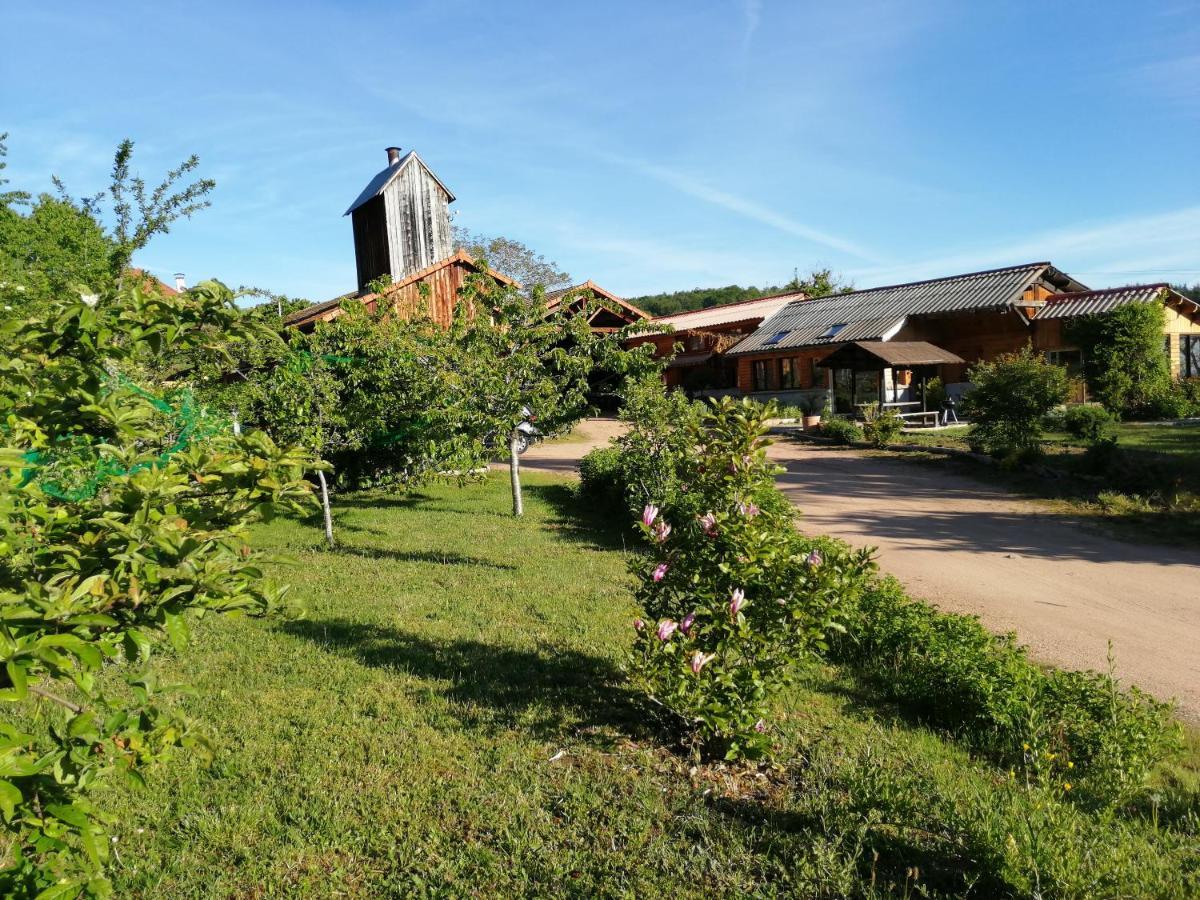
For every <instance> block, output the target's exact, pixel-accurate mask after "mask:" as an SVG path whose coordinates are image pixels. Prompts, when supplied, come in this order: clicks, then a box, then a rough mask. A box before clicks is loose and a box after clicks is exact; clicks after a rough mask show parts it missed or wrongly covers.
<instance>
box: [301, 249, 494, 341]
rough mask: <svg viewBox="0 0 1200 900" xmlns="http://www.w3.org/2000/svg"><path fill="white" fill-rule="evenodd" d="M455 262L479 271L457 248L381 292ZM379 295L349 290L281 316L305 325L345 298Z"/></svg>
mask: <svg viewBox="0 0 1200 900" xmlns="http://www.w3.org/2000/svg"><path fill="white" fill-rule="evenodd" d="M455 264H463V265H466V266H469V267H470V268H472V269H474V270H475V271H476V272H478V271H479V266H478V265H477V264H476V262H475V260H474V259H472V258H471V254H469V253H467V252H466V251H465V250H459V251H458V252H457V253H455V254H453V255H451V256H447V257H446V258H445V259H443V260H442V261H441V262H436V263H434V264H433V265H432V266H426V267H425V268H424V269H421V270H420V271H418V272H413V273H412V274H411V275H409V276H407V277H405V278H402V279H400V280H399V281H394V282H392V283H391V284H390V285H388V286H387V288H385V289H384V291H383V294H385V295H386V294H390V293H393V292H394V291H398V290H399V289H400V288H403V287H407V286H408V285H410V284H412V283H413V282H416V281H421V280H422V279H424V278H428V277H429V276H430V275H432V274H433V273H435V272H438V271H440V270H442V269H444V268H446V267H447V266H451V265H455ZM487 274H488V275H490V276H491V277H492V278H494V279H495V280H496V281H498V282H500V283H501V284H509V285H514V286H517V283H516V282H515V281H513V280H512V279H511V278H509V277H508V276H507V275H501V274H500V273H499V272H497V271H496V270H495V269H491V268H489V269H488V270H487ZM380 296H381V295H380V294H362V295H359V294H358V292H357V291H351V292H350V293H348V294H342V295H341V296H340V297H334V298H333V299H332V300H326V301H325V302H323V303H314V304H313V305H312V306H306V307H304V309H298V310H296V311H295V312H292V313H288V314H287V315H286V316H284V317H283V324H284V325H285V326H287V327H289V328H294V327H297V326H300V325H306V324H308V323H309V322H311V321H312V320H313V319H316V318H319V317H320V316H321V315H322V314H323V313H326V312H328V311H329V310H331V309H337V308H338V307H339V306H341V305H342V303H343V302H345V301H346V300H354V299H358V300H361V301H362V302H363V303H371V302H372V301H374V300H377V299H378V298H379V297H380Z"/></svg>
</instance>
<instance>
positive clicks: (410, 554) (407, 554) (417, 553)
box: [318, 544, 516, 571]
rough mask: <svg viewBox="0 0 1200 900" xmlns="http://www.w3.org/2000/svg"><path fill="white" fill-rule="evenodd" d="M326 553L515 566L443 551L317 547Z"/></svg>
mask: <svg viewBox="0 0 1200 900" xmlns="http://www.w3.org/2000/svg"><path fill="white" fill-rule="evenodd" d="M318 549H324V550H325V552H327V553H334V554H336V555H338V556H361V557H363V558H364V559H387V560H391V561H393V562H413V563H431V564H433V565H438V566H468V567H475V568H480V569H501V570H505V571H512V570H513V569H516V566H514V565H510V564H509V563H500V562H493V561H492V560H490V559H481V558H480V557H478V556H467V555H465V554H463V553H447V552H445V551H443V550H396V549H392V548H389V547H355V546H351V545H345V544H338V545H337V546H336V547H335V548H334V549H333V550H328V549H326V548H325V547H324V545H323V544H322V545H318Z"/></svg>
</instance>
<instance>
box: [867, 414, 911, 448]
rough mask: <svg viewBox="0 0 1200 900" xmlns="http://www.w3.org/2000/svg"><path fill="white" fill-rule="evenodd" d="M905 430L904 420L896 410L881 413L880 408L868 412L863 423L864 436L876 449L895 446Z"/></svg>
mask: <svg viewBox="0 0 1200 900" xmlns="http://www.w3.org/2000/svg"><path fill="white" fill-rule="evenodd" d="M903 429H904V420H903V419H902V418H900V415H899V413H897V412H896V411H895V410H894V409H884V410H882V411H880V410H879V409H878V407H875V408H871V409H868V410H867V415H866V421H865V422H864V423H863V429H862V430H863V435H864V436H865V437H866V439H867V440H868V441H870V442H871V443H872V444H874V445H875V446H876V447H886V446H888V445H889V444H893V443H895V441H896V438H898V437H899V436H900V432H901V431H902V430H903Z"/></svg>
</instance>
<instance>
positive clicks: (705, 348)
mask: <svg viewBox="0 0 1200 900" xmlns="http://www.w3.org/2000/svg"><path fill="white" fill-rule="evenodd" d="M803 296H804V295H803V294H799V293H795V292H793V293H789V294H778V295H774V296H770V297H759V298H757V299H754V300H742V301H740V302H738V303H726V304H723V305H721V306H710V307H708V308H707V309H695V310H690V311H688V312H682V313H673V314H671V315H669V316H656V317H655V318H653V319H651V320H650V325H651V330H650V331H648V332H646V333H645V334H640V335H638V336H636V337H633V338H630V339H629V340H628V341H626V342H625V346H627V347H636V346H638V345H640V344H647V343H649V344H653V345H654V355H655V357H657V358H659V359H663V358H666V357H672V358H671V360H670V362H668V363H667V367H666V369H665V370H664V372H663V378H664V380H665V381H666V383H667V384H668V385H669V386H671V387H681V388H684V389H686V390H688V391H689V392H690V393H694V394H706V393H728V392H729V391H731V390H736V389H737V366H736V363H735V362H734V361H733V360H732V359H731V358H729V357H727V356H726V353H727V352H728V351H729V350H730V349H731V348H732V347H734V346H735V345H736V344H737V343H738V341H740V340H742V339H743V338H744V337H746V336H747V335H748V334H752V333H753V332H754V330H755V329H757V328H758V326H759V325H761V324H762V322H763V320H764V319H767V318H769V317H771V316H773V315H774V314H775V313H777V312H779V311H780V310H781V309H783V308H784V307H785V306H787V305H788V304H789V303H791V302H792V301H794V300H797V299H801V298H803ZM673 354H674V355H673ZM672 355H673V356H672Z"/></svg>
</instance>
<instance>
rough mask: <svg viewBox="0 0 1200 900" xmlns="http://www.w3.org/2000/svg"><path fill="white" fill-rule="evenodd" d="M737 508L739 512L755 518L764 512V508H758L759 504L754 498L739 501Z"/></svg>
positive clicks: (749, 517)
mask: <svg viewBox="0 0 1200 900" xmlns="http://www.w3.org/2000/svg"><path fill="white" fill-rule="evenodd" d="M737 509H738V512H739V513H741V514H742V515H743V516H745V517H746V518H747V519H753V518H754V517H755V516H757V515H758V514H759V513H760V512H762V510H761V509H759V508H758V506H757V505H756V504H755V502H754V501H753V500H751V501H749V502H747V503H739V504H738V505H737Z"/></svg>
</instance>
